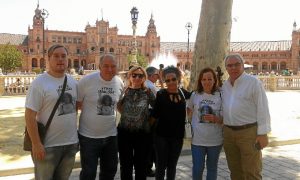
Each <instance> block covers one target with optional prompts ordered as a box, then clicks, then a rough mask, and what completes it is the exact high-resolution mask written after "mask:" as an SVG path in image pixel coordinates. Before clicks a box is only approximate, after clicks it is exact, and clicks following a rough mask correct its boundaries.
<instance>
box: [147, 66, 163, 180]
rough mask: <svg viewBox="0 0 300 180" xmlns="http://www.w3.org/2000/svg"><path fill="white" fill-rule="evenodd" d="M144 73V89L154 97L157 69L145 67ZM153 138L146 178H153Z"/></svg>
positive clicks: (152, 131) (156, 89) (157, 77)
mask: <svg viewBox="0 0 300 180" xmlns="http://www.w3.org/2000/svg"><path fill="white" fill-rule="evenodd" d="M146 72H147V80H146V82H145V83H146V87H147V88H149V89H150V90H151V91H152V93H153V94H154V95H155V96H156V93H157V91H158V90H159V88H158V87H157V86H156V85H155V83H156V81H157V80H158V79H160V77H159V73H158V69H156V68H155V67H152V66H150V67H147V69H146ZM161 86H162V85H161ZM152 109H153V107H149V111H150V114H151V112H152ZM152 127H153V128H152V129H151V133H152V136H153V138H154V127H155V125H153V126H152ZM153 138H152V139H151V140H152V141H150V142H149V143H150V144H151V146H152V148H151V149H149V152H148V163H147V176H148V177H154V176H155V171H154V170H152V166H153V163H155V150H154V143H153V140H154V139H153Z"/></svg>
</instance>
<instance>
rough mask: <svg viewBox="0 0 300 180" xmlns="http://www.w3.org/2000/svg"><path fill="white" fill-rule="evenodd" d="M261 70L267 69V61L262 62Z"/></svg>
mask: <svg viewBox="0 0 300 180" xmlns="http://www.w3.org/2000/svg"><path fill="white" fill-rule="evenodd" d="M261 68H262V70H265V71H266V70H268V63H267V62H263V63H262V66H261Z"/></svg>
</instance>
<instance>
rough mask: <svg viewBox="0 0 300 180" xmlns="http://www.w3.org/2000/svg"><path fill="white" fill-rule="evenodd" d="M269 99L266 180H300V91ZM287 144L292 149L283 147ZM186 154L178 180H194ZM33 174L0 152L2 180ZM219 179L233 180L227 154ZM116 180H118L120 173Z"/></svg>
mask: <svg viewBox="0 0 300 180" xmlns="http://www.w3.org/2000/svg"><path fill="white" fill-rule="evenodd" d="M267 96H268V99H269V105H270V113H271V119H272V133H271V134H270V141H271V142H270V147H268V148H266V149H264V150H263V156H264V162H263V163H264V167H263V177H264V178H263V179H278V180H282V179H293V180H294V179H299V180H300V131H299V127H300V110H299V105H298V103H299V102H300V91H281V92H275V93H274V92H273V93H272V92H268V93H267ZM0 101H1V104H0V110H1V109H12V108H17V107H22V106H23V105H24V97H16V98H11V97H0ZM0 118H1V117H0ZM285 144H293V145H286V146H282V145H285ZM183 154H184V155H182V156H181V157H180V160H179V164H178V166H177V167H178V171H177V178H176V179H191V167H192V164H191V156H190V155H189V154H190V153H189V149H188V145H187V146H186V147H185V150H184V152H183ZM12 159H13V160H12ZM77 162H79V157H77ZM78 165H79V163H77V164H76V167H77V169H76V168H75V169H74V170H73V173H72V176H71V179H78V174H79V172H80V169H78V167H79V166H78ZM26 173H27V174H26ZM28 173H29V174H28ZM30 173H32V162H31V159H30V156H29V155H26V156H23V157H21V158H18V159H15V158H12V157H8V156H6V155H3V154H2V153H1V149H0V180H1V179H8V180H9V179H24V180H26V179H32V178H33V174H30ZM17 174H22V175H17ZM10 175H15V176H10ZM218 175H219V178H218V179H230V178H229V172H228V169H227V164H226V159H225V155H224V153H222V154H221V157H220V162H219V172H218ZM116 179H119V173H118V174H117V176H116ZM149 179H151V178H149ZM152 179H154V178H152Z"/></svg>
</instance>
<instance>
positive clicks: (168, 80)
mask: <svg viewBox="0 0 300 180" xmlns="http://www.w3.org/2000/svg"><path fill="white" fill-rule="evenodd" d="M176 80H177V78H172V79H166V80H165V82H166V83H169V82H171V81H173V82H174V81H176Z"/></svg>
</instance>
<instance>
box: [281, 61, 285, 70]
mask: <svg viewBox="0 0 300 180" xmlns="http://www.w3.org/2000/svg"><path fill="white" fill-rule="evenodd" d="M285 69H286V62H281V63H280V70H285Z"/></svg>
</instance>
